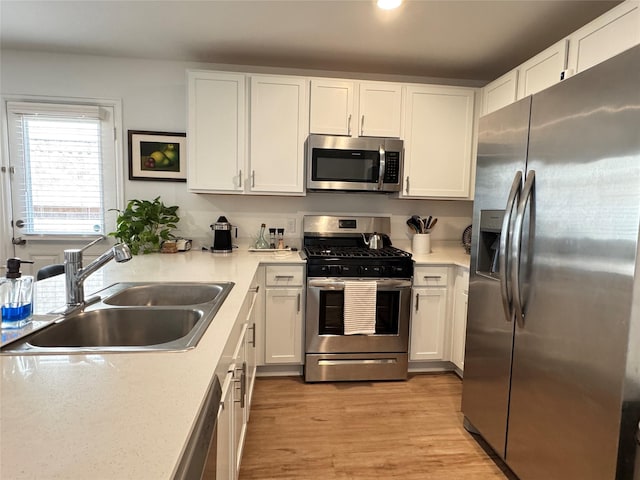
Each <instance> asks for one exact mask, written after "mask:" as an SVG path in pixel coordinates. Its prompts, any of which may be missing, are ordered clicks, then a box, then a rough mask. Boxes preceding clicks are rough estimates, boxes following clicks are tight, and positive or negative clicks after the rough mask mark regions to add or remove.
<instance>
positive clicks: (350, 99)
mask: <svg viewBox="0 0 640 480" xmlns="http://www.w3.org/2000/svg"><path fill="white" fill-rule="evenodd" d="M355 121H356V119H355V114H354V83H353V82H350V81H346V80H345V81H342V80H332V79H312V80H311V112H310V125H309V133H318V134H325V135H347V136H351V135H352V132H353V122H355Z"/></svg>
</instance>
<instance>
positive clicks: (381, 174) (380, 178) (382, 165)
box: [378, 145, 386, 190]
mask: <svg viewBox="0 0 640 480" xmlns="http://www.w3.org/2000/svg"><path fill="white" fill-rule="evenodd" d="M379 152H380V171H379V172H378V190H382V184H383V183H384V174H385V170H386V158H385V151H384V145H380V151H379Z"/></svg>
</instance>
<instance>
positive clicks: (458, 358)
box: [451, 272, 469, 371]
mask: <svg viewBox="0 0 640 480" xmlns="http://www.w3.org/2000/svg"><path fill="white" fill-rule="evenodd" d="M468 298H469V272H463V273H459V274H458V275H457V276H456V281H455V287H454V298H453V315H452V318H453V325H452V328H451V361H452V362H453V364H454V365H455V366H456V367H458V368H459V369H460V370H461V371H462V370H464V345H465V336H466V331H467V304H468Z"/></svg>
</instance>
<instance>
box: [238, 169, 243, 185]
mask: <svg viewBox="0 0 640 480" xmlns="http://www.w3.org/2000/svg"><path fill="white" fill-rule="evenodd" d="M238 188H242V169H240V170H238Z"/></svg>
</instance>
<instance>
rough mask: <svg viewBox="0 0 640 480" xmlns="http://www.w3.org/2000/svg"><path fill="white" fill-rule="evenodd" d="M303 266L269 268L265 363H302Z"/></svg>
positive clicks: (273, 266) (266, 295) (267, 269)
mask: <svg viewBox="0 0 640 480" xmlns="http://www.w3.org/2000/svg"><path fill="white" fill-rule="evenodd" d="M303 283H304V267H302V266H300V265H282V266H281V265H278V266H275V265H268V266H267V268H266V291H265V308H264V310H265V318H264V323H265V325H264V339H265V342H264V362H265V364H300V365H301V364H302V363H303V362H304V361H303V356H304V355H303V349H302V338H303V337H302V336H303V331H304V329H303V319H304V315H303V312H304V287H303Z"/></svg>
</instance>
